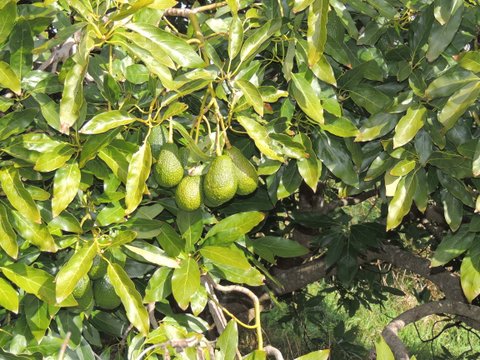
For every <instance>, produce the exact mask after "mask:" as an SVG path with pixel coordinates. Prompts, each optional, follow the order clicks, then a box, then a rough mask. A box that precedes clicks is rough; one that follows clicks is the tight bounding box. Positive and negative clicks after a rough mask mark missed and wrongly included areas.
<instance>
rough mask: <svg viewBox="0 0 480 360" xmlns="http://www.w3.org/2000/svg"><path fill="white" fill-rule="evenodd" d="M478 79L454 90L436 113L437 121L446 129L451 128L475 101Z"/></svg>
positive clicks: (478, 84)
mask: <svg viewBox="0 0 480 360" xmlns="http://www.w3.org/2000/svg"><path fill="white" fill-rule="evenodd" d="M479 94H480V81H476V82H471V83H469V84H467V85H465V86H464V87H462V88H461V89H460V90H458V91H457V92H455V93H454V94H453V95H452V96H451V97H450V98H449V99H448V101H447V103H446V104H445V106H444V107H443V109H442V110H441V111H440V113H439V114H438V121H440V122H441V123H442V125H443V126H445V128H446V129H447V130H448V129H450V128H452V127H453V126H454V125H455V124H456V122H457V121H458V119H459V118H460V117H461V116H462V115H463V114H464V113H465V111H466V110H467V109H468V108H469V107H470V106H471V105H472V104H473V103H475V101H477V99H478V96H479Z"/></svg>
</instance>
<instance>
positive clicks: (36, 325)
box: [22, 295, 51, 342]
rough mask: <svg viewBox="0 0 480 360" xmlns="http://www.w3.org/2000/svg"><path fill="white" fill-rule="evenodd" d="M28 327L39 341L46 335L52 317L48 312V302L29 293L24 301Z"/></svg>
mask: <svg viewBox="0 0 480 360" xmlns="http://www.w3.org/2000/svg"><path fill="white" fill-rule="evenodd" d="M22 304H23V306H24V311H25V317H26V320H27V324H28V327H29V329H30V332H31V333H32V335H33V337H34V338H35V340H36V341H37V342H40V341H41V340H42V339H43V337H44V336H45V332H46V331H47V329H48V327H49V325H50V322H51V317H50V316H49V313H48V304H47V303H45V302H43V301H41V300H40V299H38V298H36V297H35V296H33V295H27V296H25V298H24V299H23V301H22Z"/></svg>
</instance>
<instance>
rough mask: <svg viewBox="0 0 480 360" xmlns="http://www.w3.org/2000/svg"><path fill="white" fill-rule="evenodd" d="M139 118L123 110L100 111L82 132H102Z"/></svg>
mask: <svg viewBox="0 0 480 360" xmlns="http://www.w3.org/2000/svg"><path fill="white" fill-rule="evenodd" d="M135 120H137V118H136V117H135V116H132V115H130V114H129V113H127V112H125V111H121V110H112V111H107V112H104V113H100V114H98V115H96V116H94V117H93V118H92V119H91V120H90V121H89V122H87V123H86V124H85V125H84V126H83V127H82V129H81V130H80V133H82V134H101V133H104V132H106V131H108V130H110V129H114V128H116V127H119V126H122V125H128V124H131V123H132V122H134V121H135Z"/></svg>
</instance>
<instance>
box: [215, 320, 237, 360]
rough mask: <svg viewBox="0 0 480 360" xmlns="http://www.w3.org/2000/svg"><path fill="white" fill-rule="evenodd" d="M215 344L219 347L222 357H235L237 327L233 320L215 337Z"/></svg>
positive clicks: (227, 358)
mask: <svg viewBox="0 0 480 360" xmlns="http://www.w3.org/2000/svg"><path fill="white" fill-rule="evenodd" d="M217 346H218V347H219V348H220V353H221V357H222V359H224V360H233V359H235V357H236V355H237V347H238V328H237V323H236V322H235V320H230V321H229V322H228V324H227V326H226V327H225V329H224V330H223V332H222V334H221V335H220V336H219V337H218V339H217Z"/></svg>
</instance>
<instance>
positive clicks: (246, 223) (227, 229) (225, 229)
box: [205, 211, 265, 245]
mask: <svg viewBox="0 0 480 360" xmlns="http://www.w3.org/2000/svg"><path fill="white" fill-rule="evenodd" d="M264 218H265V214H264V213H261V212H258V211H249V212H244V213H238V214H234V215H231V216H229V217H227V218H225V219H223V220H221V221H220V222H219V223H218V224H216V225H215V226H213V227H212V228H211V229H210V230H209V231H208V233H207V235H205V240H208V243H209V244H210V245H219V244H228V243H231V242H233V241H235V240H237V239H238V238H240V237H241V236H242V235H245V234H246V233H248V232H249V231H250V230H252V229H253V228H254V227H255V226H257V225H258V224H259V223H260V222H261V221H262V220H263V219H264Z"/></svg>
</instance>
